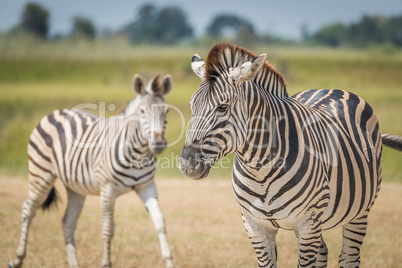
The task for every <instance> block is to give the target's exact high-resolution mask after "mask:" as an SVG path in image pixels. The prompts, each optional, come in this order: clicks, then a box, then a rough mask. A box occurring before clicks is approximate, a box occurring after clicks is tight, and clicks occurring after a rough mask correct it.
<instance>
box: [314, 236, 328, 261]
mask: <svg viewBox="0 0 402 268" xmlns="http://www.w3.org/2000/svg"><path fill="white" fill-rule="evenodd" d="M327 261H328V248H327V245H326V244H325V242H324V239H323V238H322V237H321V244H320V248H319V249H318V254H317V260H316V263H315V267H317V268H318V267H327Z"/></svg>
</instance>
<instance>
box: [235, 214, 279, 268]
mask: <svg viewBox="0 0 402 268" xmlns="http://www.w3.org/2000/svg"><path fill="white" fill-rule="evenodd" d="M242 219H243V226H244V228H245V229H246V232H247V234H248V238H249V239H250V242H251V244H252V245H253V247H254V251H255V253H256V255H257V260H258V266H259V267H276V261H277V257H278V254H277V250H276V243H275V237H276V234H277V233H278V229H274V228H271V227H269V226H267V225H263V226H262V225H260V224H257V223H256V222H255V221H254V220H253V219H252V218H251V217H250V216H249V214H248V213H247V212H245V211H242Z"/></svg>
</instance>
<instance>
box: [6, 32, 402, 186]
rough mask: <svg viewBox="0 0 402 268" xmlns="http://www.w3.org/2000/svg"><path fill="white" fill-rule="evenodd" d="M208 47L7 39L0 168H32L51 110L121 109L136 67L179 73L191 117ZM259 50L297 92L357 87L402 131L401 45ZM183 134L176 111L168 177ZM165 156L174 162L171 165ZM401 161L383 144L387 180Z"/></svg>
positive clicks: (177, 94)
mask: <svg viewBox="0 0 402 268" xmlns="http://www.w3.org/2000/svg"><path fill="white" fill-rule="evenodd" d="M207 51H208V49H205V48H197V47H190V46H187V47H155V46H151V47H147V46H141V47H132V46H131V45H130V44H128V43H127V41H126V40H124V39H121V40H120V39H117V40H115V41H94V42H84V41H55V42H47V43H43V42H40V41H37V40H32V39H13V40H7V39H4V38H0V96H1V97H0V172H3V173H12V174H15V173H18V174H26V171H27V155H26V148H27V142H28V138H29V134H30V133H31V131H32V129H33V128H34V127H35V126H36V125H37V123H38V122H39V120H40V118H41V117H42V116H44V115H45V114H47V113H49V112H51V111H52V110H54V109H59V108H72V107H74V106H76V105H79V104H82V103H94V104H97V105H103V103H104V105H105V107H106V108H107V107H109V106H108V105H109V104H114V105H115V106H116V107H117V108H116V110H114V111H109V110H108V109H106V115H113V114H116V113H117V112H119V111H120V110H122V109H123V107H124V105H125V103H126V102H127V100H129V99H130V98H132V97H133V96H134V93H133V91H132V89H131V79H132V76H133V75H134V74H135V73H140V74H142V75H143V76H144V77H145V78H146V79H147V80H148V79H150V78H152V77H153V76H154V75H156V74H161V75H165V74H168V73H170V74H172V76H173V82H174V87H173V90H172V92H171V93H170V94H169V95H168V96H167V98H166V101H167V102H168V103H170V104H172V105H174V106H177V107H178V108H179V109H180V110H181V111H182V112H183V114H184V117H185V120H186V122H188V120H189V118H190V109H189V106H188V103H189V100H190V97H191V95H192V94H193V93H194V91H195V90H196V89H197V88H198V86H199V84H200V80H199V78H198V77H196V76H195V75H193V74H192V71H191V68H190V60H191V57H192V55H193V54H194V53H199V54H200V55H201V56H202V57H203V58H206V53H207ZM255 52H256V53H264V52H266V53H267V54H268V60H269V61H270V62H271V63H272V64H273V65H274V66H275V67H276V68H277V69H278V70H279V71H280V72H282V73H283V74H284V75H285V78H286V80H287V86H288V91H289V93H290V94H294V93H296V92H299V91H303V90H307V89H311V88H341V89H345V90H348V91H351V92H353V93H355V94H357V95H359V96H361V97H363V98H364V99H365V100H366V101H368V102H369V104H370V105H371V106H372V107H373V109H374V111H375V112H376V114H377V116H378V118H379V122H380V127H381V131H382V132H388V133H394V134H399V135H401V134H402V120H400V114H401V112H402V90H401V89H402V88H401V87H402V86H401V85H402V76H401V74H402V51H393V52H387V51H386V52H381V51H354V50H331V49H309V48H271V47H264V48H256V49H255ZM94 113H97V111H94ZM180 134H181V126H180V117H179V115H178V113H177V112H176V111H174V110H173V109H171V111H170V112H169V117H168V126H167V133H166V137H167V140H168V141H169V142H173V141H175V140H176V141H177V143H176V144H175V145H174V146H171V147H169V148H168V149H167V150H166V151H165V153H164V154H163V155H162V157H161V158H160V159H161V160H163V161H162V162H160V165H161V166H163V165H164V168H160V169H159V171H158V172H159V174H160V175H162V176H166V177H177V176H182V175H181V173H180V171H179V170H178V169H177V166H176V165H177V159H178V155H179V154H180V151H181V148H182V145H183V143H184V137H185V136H180ZM165 157H168V159H170V160H171V161H172V162H170V163H169V165H168V164H167V163H166V158H165ZM230 159H232V158H229V160H230ZM164 161H165V162H164ZM225 161H226V160H225ZM400 163H401V162H400V154H399V153H398V152H394V151H392V150H388V149H386V150H384V161H383V177H384V180H386V181H402V175H401V174H402V166H401V165H400ZM168 166H169V168H168ZM225 166H226V168H215V169H213V170H212V172H211V175H212V176H214V177H226V178H227V177H230V173H231V165H230V163H229V164H225Z"/></svg>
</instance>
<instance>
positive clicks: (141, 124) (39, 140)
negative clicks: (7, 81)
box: [10, 75, 173, 267]
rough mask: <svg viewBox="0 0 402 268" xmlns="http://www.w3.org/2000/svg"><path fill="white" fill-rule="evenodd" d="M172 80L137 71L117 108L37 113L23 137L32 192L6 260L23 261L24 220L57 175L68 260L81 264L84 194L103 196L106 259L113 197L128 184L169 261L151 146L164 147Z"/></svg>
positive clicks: (105, 260) (26, 222) (168, 264)
mask: <svg viewBox="0 0 402 268" xmlns="http://www.w3.org/2000/svg"><path fill="white" fill-rule="evenodd" d="M171 88H172V79H171V77H170V76H169V75H168V76H166V77H165V78H164V79H163V80H162V81H160V80H159V76H157V77H155V78H154V79H153V80H152V81H150V82H149V84H148V86H146V84H145V82H144V80H143V79H142V77H140V76H139V75H136V76H134V79H133V89H134V91H135V92H136V93H137V97H135V98H134V99H132V100H131V101H129V102H128V104H127V106H126V107H125V109H124V111H123V112H122V113H121V114H119V115H117V116H114V117H109V118H103V117H99V116H95V115H93V114H91V113H89V112H86V111H84V110H67V109H64V110H57V111H54V112H52V113H51V114H49V115H47V116H45V117H43V118H42V120H41V121H40V123H39V124H38V126H37V127H36V128H35V129H34V130H33V132H32V134H31V137H30V141H29V145H28V156H29V183H30V189H29V197H28V199H27V200H26V201H25V203H24V205H23V212H22V229H21V239H20V244H19V247H18V250H17V256H16V258H15V260H14V261H13V262H11V263H10V266H11V267H20V266H21V265H22V261H23V259H24V257H25V252H26V242H27V236H28V229H29V224H30V222H31V220H32V219H33V217H34V215H35V211H36V209H37V208H38V207H39V206H40V205H41V204H42V203H43V201H44V200H45V198H46V196H48V197H47V200H46V202H45V203H44V207H46V206H49V205H50V204H51V203H52V201H53V199H54V197H55V194H54V193H55V192H54V188H53V184H54V181H55V179H56V178H60V179H61V181H62V182H63V183H64V185H65V186H66V189H67V194H68V205H67V210H66V214H65V216H64V217H63V231H64V235H65V239H66V251H67V258H68V263H69V266H70V267H78V266H79V265H78V259H77V254H76V250H75V243H74V230H75V226H76V223H77V218H78V216H79V214H80V212H81V209H82V207H83V204H84V201H85V196H86V195H100V197H101V206H102V212H103V238H104V255H103V260H102V266H103V267H110V266H111V260H110V244H111V239H112V237H113V233H114V223H113V210H114V202H115V199H116V197H117V196H119V195H121V194H124V193H126V192H128V191H130V190H133V189H134V190H135V191H136V192H137V194H138V195H139V196H140V197H141V199H142V200H143V202H144V204H145V206H146V208H147V210H148V212H149V214H150V216H151V218H152V220H153V222H154V224H155V227H156V229H157V231H158V234H159V238H160V243H161V249H162V255H163V259H164V261H165V263H166V267H173V263H172V258H171V254H170V250H169V246H168V243H167V238H166V233H165V226H164V220H163V216H162V213H161V211H160V209H159V204H158V200H157V191H156V186H155V183H154V180H153V178H154V175H155V172H156V163H155V154H158V153H160V152H162V151H163V150H164V148H165V147H166V141H165V139H164V130H165V126H166V113H167V108H168V107H167V104H166V102H165V100H164V95H165V94H167V93H168V92H169V91H170V90H171ZM49 193H50V194H49ZM48 194H49V195H48Z"/></svg>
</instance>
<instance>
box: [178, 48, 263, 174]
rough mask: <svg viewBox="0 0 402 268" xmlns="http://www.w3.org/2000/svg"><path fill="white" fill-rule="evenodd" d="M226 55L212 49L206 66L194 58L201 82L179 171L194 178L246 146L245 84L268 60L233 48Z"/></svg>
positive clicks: (192, 102)
mask: <svg viewBox="0 0 402 268" xmlns="http://www.w3.org/2000/svg"><path fill="white" fill-rule="evenodd" d="M216 49H217V48H216V47H215V50H216ZM218 49H219V47H218ZM223 54H224V56H222V57H220V56H219V55H217V51H214V48H213V49H211V51H210V52H209V54H208V57H207V62H206V63H205V62H204V61H203V60H202V59H201V58H200V56H198V55H197V54H195V55H194V56H193V58H192V63H191V66H192V69H193V71H194V72H195V74H196V75H198V76H199V77H200V78H201V79H202V83H201V85H200V87H199V89H198V90H197V91H196V92H195V93H194V94H193V96H192V97H191V101H190V106H191V111H192V117H191V125H190V130H189V132H188V134H187V137H186V141H185V144H184V147H183V150H182V153H181V155H180V160H179V168H180V170H181V171H182V172H183V173H184V174H185V175H186V176H188V177H191V178H194V179H201V178H205V177H206V176H207V175H208V173H209V170H210V168H211V167H212V166H213V165H214V164H215V163H216V162H217V161H218V160H219V159H221V158H222V157H224V156H225V155H227V154H229V153H234V152H236V151H237V150H238V149H239V148H241V146H242V145H243V144H244V142H245V139H246V136H247V128H248V125H247V117H248V114H249V112H248V109H247V108H248V107H247V105H246V102H245V101H244V100H245V98H246V94H247V93H246V90H245V86H246V85H245V84H246V83H248V81H250V80H252V79H253V78H254V77H255V76H256V74H257V73H258V72H259V70H260V69H261V67H262V66H263V65H264V62H265V58H266V55H265V54H262V55H260V56H258V57H255V58H248V57H247V56H242V55H240V53H237V52H236V51H234V50H233V49H232V47H228V48H227V49H224V51H223ZM229 58H230V60H229Z"/></svg>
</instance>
